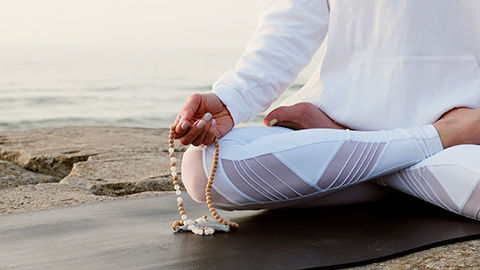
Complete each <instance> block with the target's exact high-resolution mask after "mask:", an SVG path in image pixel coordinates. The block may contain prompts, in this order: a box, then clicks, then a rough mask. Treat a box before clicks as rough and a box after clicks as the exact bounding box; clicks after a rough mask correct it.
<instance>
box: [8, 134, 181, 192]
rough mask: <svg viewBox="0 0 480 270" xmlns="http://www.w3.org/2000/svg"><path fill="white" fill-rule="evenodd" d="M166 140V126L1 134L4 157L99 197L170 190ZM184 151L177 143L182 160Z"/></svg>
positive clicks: (177, 149)
mask: <svg viewBox="0 0 480 270" xmlns="http://www.w3.org/2000/svg"><path fill="white" fill-rule="evenodd" d="M167 138H168V129H145V128H121V127H64V128H45V129H38V130H29V131H18V132H2V133H1V134H0V158H1V159H3V160H6V161H9V162H12V163H15V164H17V165H18V166H20V167H22V168H24V169H26V170H29V171H31V172H37V173H41V174H43V175H49V176H52V177H55V178H57V179H58V180H57V181H56V182H59V181H60V180H61V179H63V180H61V181H60V182H61V183H64V184H70V185H72V186H76V187H80V188H83V189H86V190H88V191H91V192H93V193H95V194H96V195H108V196H123V195H129V194H134V193H139V192H145V191H166V190H171V184H170V182H169V181H170V178H169V174H170V170H169V168H170V158H169V156H168V154H167V148H168V142H167ZM184 151H185V147H184V146H182V145H180V144H177V146H176V152H177V153H178V154H177V158H178V160H181V157H182V153H183V152H184ZM177 163H178V164H179V165H178V166H180V162H177Z"/></svg>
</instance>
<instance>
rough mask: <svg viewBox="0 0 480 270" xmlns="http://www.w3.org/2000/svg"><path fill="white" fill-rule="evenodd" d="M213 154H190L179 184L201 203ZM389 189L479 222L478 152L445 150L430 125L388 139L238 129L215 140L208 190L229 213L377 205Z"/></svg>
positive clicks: (194, 150)
mask: <svg viewBox="0 0 480 270" xmlns="http://www.w3.org/2000/svg"><path fill="white" fill-rule="evenodd" d="M213 152H214V147H213V146H212V145H210V146H208V147H190V148H189V149H188V151H187V152H186V153H185V155H184V158H183V162H182V179H183V182H184V184H185V186H186V188H187V191H188V192H189V194H190V195H191V196H192V198H194V199H195V200H197V201H205V195H204V193H205V191H204V190H205V185H206V182H207V178H208V175H209V173H210V169H211V165H212V160H213ZM372 180H374V181H373V182H377V183H378V184H380V185H385V186H390V187H394V188H396V189H399V190H401V191H404V192H407V193H409V194H412V195H414V196H416V197H419V198H421V199H423V200H426V201H428V202H430V203H433V204H435V205H438V206H441V207H443V208H445V209H448V210H450V211H453V212H455V213H459V214H462V215H465V216H468V217H471V218H475V219H480V214H479V208H480V186H479V185H478V182H479V181H480V146H477V145H462V146H456V147H452V148H449V149H446V150H443V147H442V145H441V141H440V139H439V137H438V133H437V131H436V129H435V128H434V127H433V126H432V125H427V126H421V127H413V128H408V129H395V130H391V131H372V132H362V131H349V130H332V129H308V130H301V131H293V130H290V129H286V128H280V127H245V128H236V129H233V130H232V131H230V132H229V133H228V134H227V135H225V136H224V137H223V138H221V139H220V162H219V166H218V169H217V172H216V175H215V181H214V184H213V188H212V198H213V202H214V204H215V206H216V207H218V208H221V209H226V210H237V209H265V208H283V207H313V206H330V205H342V204H351V203H359V202H367V201H373V200H378V199H379V198H381V197H385V196H387V195H388V190H389V189H388V188H385V187H382V186H379V185H377V184H374V183H373V182H372Z"/></svg>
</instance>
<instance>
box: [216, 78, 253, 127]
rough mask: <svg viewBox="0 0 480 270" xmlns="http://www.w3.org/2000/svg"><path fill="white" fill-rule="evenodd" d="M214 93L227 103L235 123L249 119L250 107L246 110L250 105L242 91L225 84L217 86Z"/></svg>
mask: <svg viewBox="0 0 480 270" xmlns="http://www.w3.org/2000/svg"><path fill="white" fill-rule="evenodd" d="M212 93H214V94H215V95H216V96H217V97H218V98H219V99H220V100H221V101H222V102H223V104H225V106H226V107H227V109H228V111H229V112H230V115H231V116H232V118H233V124H234V125H237V124H238V123H241V122H244V121H248V120H249V118H250V114H249V111H248V109H247V110H246V108H248V105H247V103H246V102H245V99H244V98H243V96H242V94H240V92H238V91H237V90H235V89H234V88H233V87H231V86H229V85H225V84H224V85H219V86H217V87H216V88H215V89H213V90H212Z"/></svg>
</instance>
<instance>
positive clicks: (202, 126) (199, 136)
mask: <svg viewBox="0 0 480 270" xmlns="http://www.w3.org/2000/svg"><path fill="white" fill-rule="evenodd" d="M211 119H212V114H210V113H206V114H205V115H204V117H203V118H202V119H200V120H197V121H196V122H195V123H194V124H193V125H191V126H189V127H188V128H187V131H186V132H184V134H183V135H182V136H181V137H179V139H180V143H182V144H183V145H188V144H193V145H195V146H199V145H201V144H202V143H203V139H204V138H205V134H206V130H208V128H209V127H210V122H211ZM206 120H208V121H206ZM180 128H182V127H180Z"/></svg>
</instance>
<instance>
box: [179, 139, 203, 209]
mask: <svg viewBox="0 0 480 270" xmlns="http://www.w3.org/2000/svg"><path fill="white" fill-rule="evenodd" d="M202 154H203V147H194V146H191V147H189V148H188V150H187V151H186V152H185V154H184V155H183V159H182V181H183V185H184V186H185V188H186V189H187V192H188V194H189V195H190V197H192V199H194V200H196V201H199V202H205V186H206V185H207V181H208V179H207V176H206V175H205V172H204V170H203V161H202Z"/></svg>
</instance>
